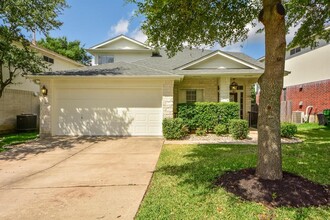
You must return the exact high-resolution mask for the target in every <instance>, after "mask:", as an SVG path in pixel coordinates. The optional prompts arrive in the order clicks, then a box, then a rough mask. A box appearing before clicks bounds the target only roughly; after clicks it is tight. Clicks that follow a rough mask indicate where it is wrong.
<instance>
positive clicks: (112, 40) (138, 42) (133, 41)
mask: <svg viewBox="0 0 330 220" xmlns="http://www.w3.org/2000/svg"><path fill="white" fill-rule="evenodd" d="M120 39H126V40H128V41H130V42H132V43H135V44H137V45H139V46H142V47H145V48H147V49H149V50H152V49H153V48H152V47H149V46H148V45H145V44H144V43H141V42H140V41H137V40H134V39H132V38H129V37H126V36H125V35H119V36H117V37H115V38H112V39H110V40H107V41H105V42H103V43H100V44H97V45H95V46H93V47H91V48H89V49H97V48H98V47H102V46H104V45H106V44H109V43H112V42H114V41H117V40H120Z"/></svg>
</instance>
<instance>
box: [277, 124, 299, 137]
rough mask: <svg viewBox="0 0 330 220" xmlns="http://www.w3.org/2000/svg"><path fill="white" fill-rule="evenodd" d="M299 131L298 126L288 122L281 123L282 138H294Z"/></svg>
mask: <svg viewBox="0 0 330 220" xmlns="http://www.w3.org/2000/svg"><path fill="white" fill-rule="evenodd" d="M297 131H298V129H297V125H295V124H292V123H288V122H284V123H281V137H285V138H292V137H294V136H295V134H297Z"/></svg>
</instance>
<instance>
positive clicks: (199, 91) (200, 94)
mask: <svg viewBox="0 0 330 220" xmlns="http://www.w3.org/2000/svg"><path fill="white" fill-rule="evenodd" d="M196 96H197V97H196V102H202V101H203V100H204V99H203V90H202V89H197V90H196Z"/></svg>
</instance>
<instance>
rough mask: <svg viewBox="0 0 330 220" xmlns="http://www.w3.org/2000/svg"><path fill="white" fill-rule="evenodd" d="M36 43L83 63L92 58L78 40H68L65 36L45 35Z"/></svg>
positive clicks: (88, 62) (86, 63)
mask: <svg viewBox="0 0 330 220" xmlns="http://www.w3.org/2000/svg"><path fill="white" fill-rule="evenodd" d="M38 45H40V46H43V47H45V48H47V49H49V50H52V51H55V52H56V53H59V54H61V55H63V56H66V57H68V58H70V59H72V60H75V61H78V62H80V63H82V64H85V65H89V64H90V62H91V59H92V57H91V56H89V55H88V54H87V51H86V50H85V49H84V48H83V46H82V45H81V42H80V41H79V40H75V41H68V39H67V38H66V37H58V38H53V37H50V36H47V37H46V38H45V39H41V40H40V41H38Z"/></svg>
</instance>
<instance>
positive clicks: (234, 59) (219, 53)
mask: <svg viewBox="0 0 330 220" xmlns="http://www.w3.org/2000/svg"><path fill="white" fill-rule="evenodd" d="M217 55H221V56H223V57H226V58H228V59H231V60H233V61H235V62H237V63H240V64H243V65H245V66H248V67H250V68H252V69H260V67H257V66H255V65H252V64H249V63H247V62H244V61H242V60H240V59H237V58H235V57H233V56H230V55H228V54H225V53H223V52H221V51H215V52H213V53H211V54H209V55H206V56H205V57H202V58H200V59H198V60H195V61H193V62H191V63H188V64H185V65H183V66H181V67H180V68H179V69H178V70H184V69H186V68H188V67H190V66H193V65H195V64H198V63H200V62H203V61H204V60H207V59H210V58H212V57H214V56H217Z"/></svg>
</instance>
